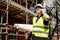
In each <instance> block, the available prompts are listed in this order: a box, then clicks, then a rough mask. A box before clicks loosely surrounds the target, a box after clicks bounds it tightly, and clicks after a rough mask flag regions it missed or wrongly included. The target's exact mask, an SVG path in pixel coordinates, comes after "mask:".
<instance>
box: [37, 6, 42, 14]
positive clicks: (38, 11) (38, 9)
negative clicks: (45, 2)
mask: <svg viewBox="0 0 60 40" xmlns="http://www.w3.org/2000/svg"><path fill="white" fill-rule="evenodd" d="M41 12H42V7H40V6H37V7H36V13H38V14H41Z"/></svg>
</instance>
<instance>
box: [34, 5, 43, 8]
mask: <svg viewBox="0 0 60 40" xmlns="http://www.w3.org/2000/svg"><path fill="white" fill-rule="evenodd" d="M38 6H40V7H41V8H43V6H42V5H41V4H36V5H35V8H36V7H38Z"/></svg>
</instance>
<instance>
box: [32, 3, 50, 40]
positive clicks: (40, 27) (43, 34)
mask: <svg viewBox="0 0 60 40" xmlns="http://www.w3.org/2000/svg"><path fill="white" fill-rule="evenodd" d="M35 9H36V13H37V16H36V17H33V31H32V40H49V38H48V34H49V19H50V17H49V15H48V14H47V12H46V9H45V8H43V6H42V5H41V4H37V5H36V6H35Z"/></svg>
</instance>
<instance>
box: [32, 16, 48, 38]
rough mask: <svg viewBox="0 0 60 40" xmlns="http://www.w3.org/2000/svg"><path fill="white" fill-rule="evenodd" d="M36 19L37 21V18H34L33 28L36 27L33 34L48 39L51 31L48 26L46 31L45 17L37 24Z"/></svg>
mask: <svg viewBox="0 0 60 40" xmlns="http://www.w3.org/2000/svg"><path fill="white" fill-rule="evenodd" d="M36 19H37V17H34V18H33V26H34V27H33V32H32V34H34V35H35V36H38V37H46V38H48V32H49V29H48V26H47V27H46V29H45V27H44V23H43V21H44V17H43V16H42V17H40V18H39V19H38V21H37V22H36Z"/></svg>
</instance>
